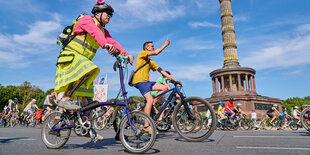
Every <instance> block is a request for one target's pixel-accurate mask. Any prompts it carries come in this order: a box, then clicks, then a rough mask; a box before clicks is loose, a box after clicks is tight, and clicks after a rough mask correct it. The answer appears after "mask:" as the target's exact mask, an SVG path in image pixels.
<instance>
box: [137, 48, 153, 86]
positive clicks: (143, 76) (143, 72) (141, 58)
mask: <svg viewBox="0 0 310 155" xmlns="http://www.w3.org/2000/svg"><path fill="white" fill-rule="evenodd" d="M149 52H150V51H141V52H140V53H139V55H138V57H137V59H136V68H135V70H137V69H138V68H140V67H141V66H142V65H144V64H145V63H146V62H147V61H148V60H149V59H150V56H149V55H148V54H149ZM158 67H159V66H158V65H157V64H156V63H155V62H154V61H153V60H150V62H149V63H148V64H146V65H145V66H143V67H142V68H141V69H140V70H139V71H138V72H136V74H135V77H134V78H133V81H132V83H133V84H137V83H140V82H149V81H150V78H149V72H150V70H151V69H152V70H153V71H156V69H157V68H158Z"/></svg>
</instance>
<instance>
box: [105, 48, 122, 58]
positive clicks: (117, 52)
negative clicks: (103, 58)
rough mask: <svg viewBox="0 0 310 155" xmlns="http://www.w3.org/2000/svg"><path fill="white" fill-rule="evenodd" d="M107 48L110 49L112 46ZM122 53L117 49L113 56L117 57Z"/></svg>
mask: <svg viewBox="0 0 310 155" xmlns="http://www.w3.org/2000/svg"><path fill="white" fill-rule="evenodd" d="M105 49H107V50H109V49H110V47H109V46H107V47H106V48H105ZM120 53H121V51H120V50H119V49H116V51H115V52H114V54H113V56H115V57H117V56H118V55H119V54H120Z"/></svg>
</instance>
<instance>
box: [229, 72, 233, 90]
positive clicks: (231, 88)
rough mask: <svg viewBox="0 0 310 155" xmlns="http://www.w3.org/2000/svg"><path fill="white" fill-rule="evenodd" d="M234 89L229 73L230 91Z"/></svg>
mask: <svg viewBox="0 0 310 155" xmlns="http://www.w3.org/2000/svg"><path fill="white" fill-rule="evenodd" d="M232 90H233V85H232V77H231V74H229V91H232Z"/></svg>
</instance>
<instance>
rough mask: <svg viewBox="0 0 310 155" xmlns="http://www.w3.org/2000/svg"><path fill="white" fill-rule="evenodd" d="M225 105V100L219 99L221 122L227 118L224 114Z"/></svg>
mask: <svg viewBox="0 0 310 155" xmlns="http://www.w3.org/2000/svg"><path fill="white" fill-rule="evenodd" d="M223 107H224V102H223V101H219V107H218V109H217V115H218V116H219V120H218V121H219V122H220V123H221V122H222V120H223V119H226V116H224V115H223V113H224V111H223Z"/></svg>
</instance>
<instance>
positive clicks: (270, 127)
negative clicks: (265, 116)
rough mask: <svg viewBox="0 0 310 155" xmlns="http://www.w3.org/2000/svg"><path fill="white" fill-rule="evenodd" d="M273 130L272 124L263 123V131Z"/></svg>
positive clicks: (266, 121)
mask: <svg viewBox="0 0 310 155" xmlns="http://www.w3.org/2000/svg"><path fill="white" fill-rule="evenodd" d="M272 128H273V124H272V123H270V122H269V121H268V120H265V121H264V129H266V130H271V129H272Z"/></svg>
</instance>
